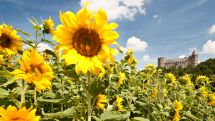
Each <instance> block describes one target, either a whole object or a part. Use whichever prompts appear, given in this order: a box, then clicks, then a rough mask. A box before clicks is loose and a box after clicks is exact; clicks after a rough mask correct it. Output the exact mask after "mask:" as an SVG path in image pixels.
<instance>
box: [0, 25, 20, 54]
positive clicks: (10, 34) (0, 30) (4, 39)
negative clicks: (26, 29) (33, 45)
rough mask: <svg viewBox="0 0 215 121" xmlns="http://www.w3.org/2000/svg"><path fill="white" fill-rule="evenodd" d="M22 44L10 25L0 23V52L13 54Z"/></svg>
mask: <svg viewBox="0 0 215 121" xmlns="http://www.w3.org/2000/svg"><path fill="white" fill-rule="evenodd" d="M21 46H22V41H21V38H20V36H19V35H17V31H16V30H13V28H12V26H9V25H6V24H2V25H0V53H7V54H9V55H12V54H15V53H16V52H17V50H19V49H20V48H21Z"/></svg>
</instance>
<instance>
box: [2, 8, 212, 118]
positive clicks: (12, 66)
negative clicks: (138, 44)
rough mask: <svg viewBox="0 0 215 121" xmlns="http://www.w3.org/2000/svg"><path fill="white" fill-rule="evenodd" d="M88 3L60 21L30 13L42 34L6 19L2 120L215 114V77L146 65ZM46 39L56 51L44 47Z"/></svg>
mask: <svg viewBox="0 0 215 121" xmlns="http://www.w3.org/2000/svg"><path fill="white" fill-rule="evenodd" d="M86 6H87V5H85V6H84V7H83V8H82V9H81V10H80V11H78V12H77V13H73V12H72V11H67V12H60V15H59V19H60V21H61V24H59V25H56V26H54V21H53V20H52V19H51V17H49V18H48V19H47V20H42V21H38V20H37V19H35V18H32V19H29V22H30V23H32V29H34V31H35V34H34V35H30V34H28V33H27V32H24V31H22V30H19V29H14V28H12V26H11V25H8V24H1V25H0V121H86V120H88V121H91V120H92V121H179V120H181V121H214V120H215V92H213V90H212V88H211V87H212V86H211V83H212V81H213V80H211V79H210V78H208V77H207V76H204V75H197V76H196V77H195V79H193V74H192V73H186V74H183V75H181V76H176V75H174V74H173V73H165V72H164V71H163V70H162V69H161V68H156V66H155V65H153V64H149V65H147V66H146V67H143V68H142V70H138V69H137V67H136V64H137V63H138V62H137V60H136V59H135V57H134V54H133V52H132V50H130V49H128V50H127V51H126V52H123V51H122V50H120V45H118V43H117V39H118V38H119V35H118V33H117V32H116V31H115V29H116V28H117V27H118V25H117V24H116V23H108V21H107V20H108V19H107V16H106V13H105V11H103V10H99V11H98V12H97V13H94V12H92V11H88V10H87V9H86ZM21 36H22V37H21ZM47 36H51V37H52V40H48V39H47ZM53 40H54V41H53ZM40 43H46V44H49V45H50V46H52V48H53V50H48V49H46V50H45V51H43V52H39V51H38V45H39V44H40ZM113 46H115V47H116V48H117V49H114V48H112V47H113ZM116 54H121V55H122V56H123V58H121V60H120V61H115V60H114V56H115V55H116ZM140 63H141V62H140Z"/></svg>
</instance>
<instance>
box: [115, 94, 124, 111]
mask: <svg viewBox="0 0 215 121" xmlns="http://www.w3.org/2000/svg"><path fill="white" fill-rule="evenodd" d="M122 101H123V99H122V98H121V97H119V96H118V95H117V96H116V105H117V108H118V111H123V105H122Z"/></svg>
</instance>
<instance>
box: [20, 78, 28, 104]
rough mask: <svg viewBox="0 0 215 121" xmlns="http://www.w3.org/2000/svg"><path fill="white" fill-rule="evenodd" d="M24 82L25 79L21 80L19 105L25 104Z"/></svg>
mask: <svg viewBox="0 0 215 121" xmlns="http://www.w3.org/2000/svg"><path fill="white" fill-rule="evenodd" d="M26 88H27V87H26V84H25V81H24V80H22V81H21V106H25V92H26Z"/></svg>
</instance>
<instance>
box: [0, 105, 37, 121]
mask: <svg viewBox="0 0 215 121" xmlns="http://www.w3.org/2000/svg"><path fill="white" fill-rule="evenodd" d="M35 112H36V109H33V110H32V107H30V108H29V109H26V108H25V107H23V108H20V109H17V108H16V107H14V106H11V105H10V106H8V107H7V109H4V108H3V107H0V121H39V120H40V116H36V115H35Z"/></svg>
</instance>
